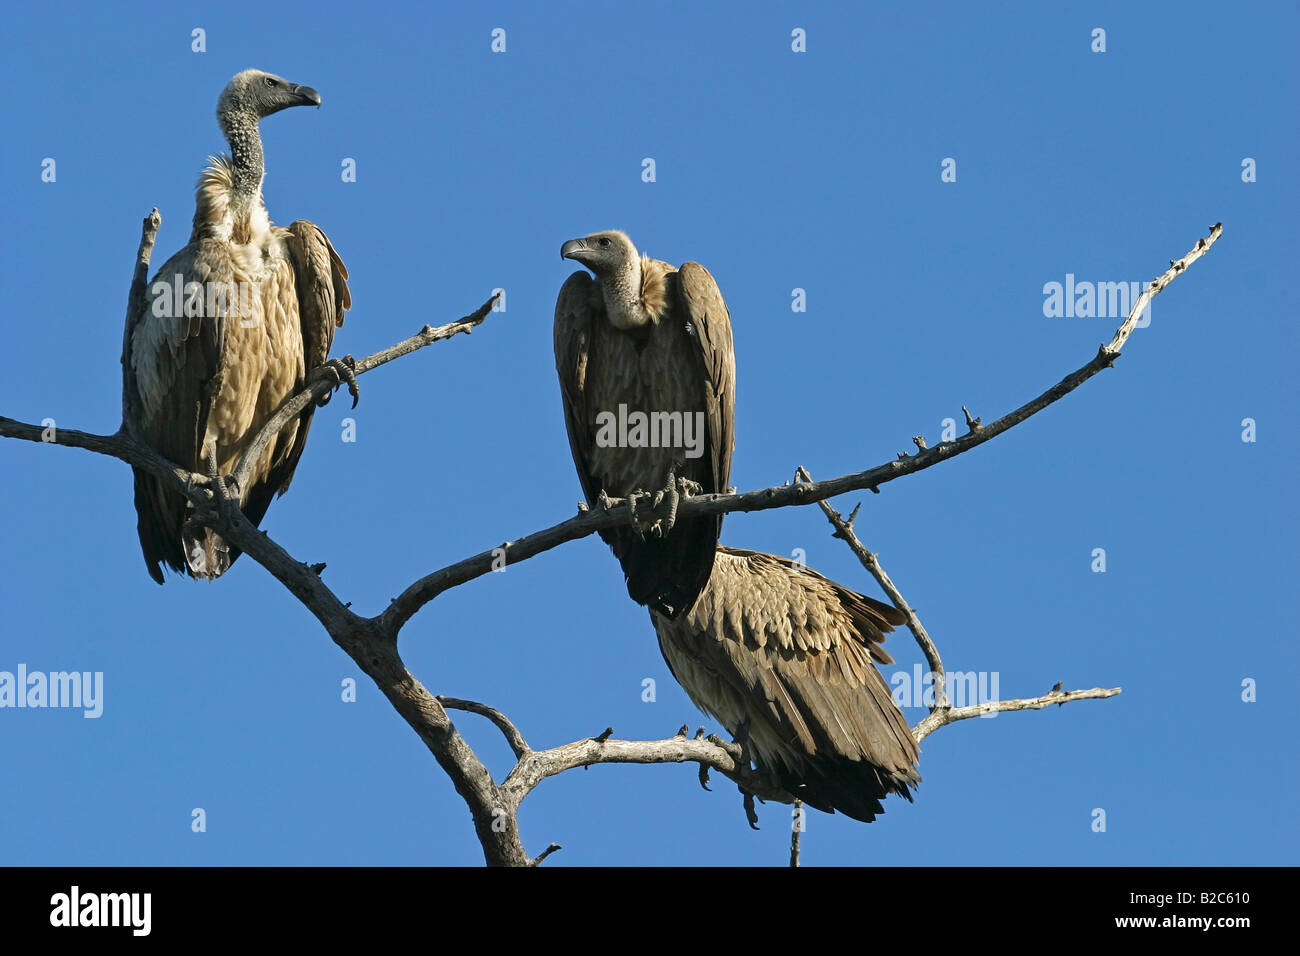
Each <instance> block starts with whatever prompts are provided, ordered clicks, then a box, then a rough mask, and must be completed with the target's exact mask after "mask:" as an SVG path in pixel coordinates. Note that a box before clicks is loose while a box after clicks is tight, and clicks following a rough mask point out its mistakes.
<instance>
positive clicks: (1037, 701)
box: [912, 687, 1121, 743]
mask: <svg viewBox="0 0 1300 956" xmlns="http://www.w3.org/2000/svg"><path fill="white" fill-rule="evenodd" d="M1119 693H1121V690H1120V688H1118V687H1111V688H1104V687H1093V688H1092V689H1090V690H1067V691H1062V690H1053V691H1051V692H1049V693H1047V694H1044V695H1043V696H1042V697H1027V698H1021V699H1019V700H990V701H986V702H984V703H983V704H972V705H971V706H970V707H949V708H948V709H947V710H934V711H931V713H930V716H928V717H926V718H925V719H924V720H922V721H921V722H920V723H918V724H917V725H916V726H915V727H913V728H912V736H913V737H915V738H916V742H917V743H920V742H921V741H922V740H924V739H925V738H926V737H928V736H930V734H932V733H934V732H935V731H936V730H938V729H939V728H940V727H945V726H947V725H948V724H953V723H956V722H957V721H959V720H968V719H969V718H971V717H983V716H984V715H985V714H1000V713H1002V712H1004V711H1009V710H1042V709H1043V708H1044V707H1050V706H1051V705H1052V704H1068V703H1069V702H1070V701H1072V700H1102V699H1104V698H1106V697H1114V696H1116V695H1117V694H1119Z"/></svg>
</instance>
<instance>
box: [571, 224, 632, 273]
mask: <svg viewBox="0 0 1300 956" xmlns="http://www.w3.org/2000/svg"><path fill="white" fill-rule="evenodd" d="M560 258H561V259H573V260H574V261H575V262H581V263H582V264H583V265H584V266H586V267H587V268H588V269H590V270H591V271H592V272H594V273H596V278H597V279H605V278H610V277H613V276H616V275H618V274H620V273H623V272H626V271H628V269H630V268H632V267H633V266H635V265H637V260H638V259H639V258H640V256H639V255H638V254H637V251H636V246H634V245H632V240H631V239H629V238H628V237H627V233H625V232H619V231H618V230H617V229H609V230H606V231H605V232H593V233H592V234H591V235H590V236H583V237H582V238H581V239H570V240H569V241H568V242H566V243H565V244H564V245H562V246H560Z"/></svg>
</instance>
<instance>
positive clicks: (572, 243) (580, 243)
mask: <svg viewBox="0 0 1300 956" xmlns="http://www.w3.org/2000/svg"><path fill="white" fill-rule="evenodd" d="M586 248H587V240H586V239H570V240H569V241H568V242H566V243H565V244H564V245H562V246H560V258H561V259H576V260H577V261H578V262H582V260H581V259H580V258H578V255H577V253H580V252H582V251H584V250H585V249H586Z"/></svg>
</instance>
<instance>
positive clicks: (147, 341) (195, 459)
mask: <svg viewBox="0 0 1300 956" xmlns="http://www.w3.org/2000/svg"><path fill="white" fill-rule="evenodd" d="M320 102H321V98H320V94H318V93H317V92H316V91H315V90H313V89H312V88H311V87H308V86H298V85H297V84H294V83H290V82H289V81H287V80H285V79H282V78H281V77H278V76H273V75H272V74H270V73H264V72H262V71H261V70H245V71H243V72H242V73H239V74H237V75H236V76H235V77H234V78H233V79H231V81H230V83H229V84H228V85H227V86H226V88H225V89H224V90H223V91H222V93H221V97H220V98H219V99H218V101H217V121H218V123H219V124H220V126H221V131H222V133H223V134H225V138H226V142H227V143H228V144H229V145H230V154H229V155H223V156H218V157H212V158H211V160H210V165H209V166H208V167H207V168H206V169H205V170H204V171H203V173H202V175H201V176H200V177H199V183H198V188H197V190H196V197H195V210H194V226H193V230H192V232H191V233H190V241H189V243H188V244H187V245H186V246H185V248H183V249H181V250H180V252H178V253H176V254H175V255H174V256H172V257H171V258H170V259H168V260H167V262H166V263H165V264H164V265H163V266H162V268H160V269H159V270H158V273H157V275H156V276H155V277H154V281H153V282H152V283H151V284H150V286H149V289H148V292H147V294H146V300H145V305H144V309H143V311H142V312H141V313H140V314H139V315H137V316H135V317H134V325H133V327H128V331H127V341H126V343H125V349H124V355H123V366H124V368H123V374H124V375H125V376H126V382H125V386H126V388H125V396H126V409H127V426H128V429H129V431H130V432H131V434H133V435H134V436H135V437H136V438H137V439H138V440H140V441H142V442H144V443H145V444H147V445H149V446H150V447H151V448H153V449H154V450H155V451H157V452H158V453H159V454H161V455H163V456H164V457H166V458H167V459H169V460H170V461H172V462H174V463H176V464H177V465H179V466H181V467H182V468H185V469H188V470H189V471H192V472H200V473H205V472H206V473H211V472H212V470H213V469H214V468H215V470H216V472H217V473H218V474H220V475H223V476H224V475H228V474H230V473H231V472H232V471H233V470H234V468H235V466H236V465H237V464H238V462H239V460H240V457H241V455H242V453H243V451H244V449H245V448H246V447H247V445H248V444H249V442H250V441H251V440H252V439H253V437H254V436H255V435H256V434H257V432H258V431H259V429H260V428H261V427H262V426H263V425H264V424H265V423H266V422H267V420H268V419H269V418H270V417H271V415H272V414H273V413H274V412H275V410H276V409H277V407H278V406H279V405H280V404H281V402H283V401H284V399H285V398H286V397H288V396H289V395H291V394H292V393H294V392H295V391H297V390H298V389H299V388H301V387H302V385H303V384H304V382H305V381H306V374H307V372H308V371H310V370H312V369H314V368H315V367H317V366H319V365H322V364H325V363H326V359H327V358H328V355H329V350H330V345H331V344H332V342H333V339H334V329H335V328H336V327H337V326H340V325H342V324H343V312H344V310H345V309H347V308H349V307H350V306H351V304H352V300H351V296H350V294H349V292H348V285H347V278H348V272H347V269H346V268H345V267H344V265H343V261H342V260H341V259H340V258H339V256H338V253H336V252H335V251H334V247H333V245H331V244H330V241H329V239H328V238H326V236H325V233H323V232H322V231H321V230H320V229H319V228H318V227H317V226H316V225H315V224H313V223H311V222H308V221H307V220H305V219H300V220H298V221H297V222H294V223H293V224H291V225H289V226H288V227H284V226H274V225H272V224H271V221H270V219H268V218H267V213H266V207H265V205H264V203H263V201H262V180H263V176H264V173H265V167H264V165H263V160H262V138H261V135H260V134H259V132H258V123H259V121H260V120H261V119H262V118H263V117H266V116H270V115H271V114H272V113H278V112H279V111H280V110H283V109H287V108H289V107H291V106H320ZM344 362H347V360H346V359H345V360H344ZM329 364H330V365H331V366H336V371H339V373H340V376H341V377H342V378H344V379H349V387H350V388H352V389H353V397H354V399H355V397H356V392H355V380H354V379H351V378H349V375H348V373H347V370H346V369H345V368H343V367H341V366H340V364H339V363H338V362H337V361H335V362H330V363H329ZM327 398H328V396H327ZM327 398H326V399H324V400H322V404H323V403H324V401H325V400H327ZM354 404H355V401H354ZM312 411H313V409H312V408H310V407H309V408H308V410H307V411H306V412H304V413H303V414H302V415H301V416H300V417H298V418H296V419H294V420H291V421H290V422H288V423H287V424H286V425H285V426H284V428H283V430H282V431H281V432H280V433H279V434H278V435H277V436H276V438H275V439H274V440H273V441H272V442H270V443H269V444H268V446H267V448H266V450H265V452H264V453H263V454H262V455H261V456H260V458H259V459H258V460H257V461H256V462H255V463H254V466H253V468H252V471H251V474H250V480H249V481H248V482H247V487H242V488H238V489H235V490H236V491H237V493H238V499H237V502H238V505H239V507H240V508H241V509H242V510H243V512H244V514H245V515H246V516H247V517H248V519H249V520H250V521H252V522H253V523H254V524H258V523H260V522H261V520H262V518H263V516H264V515H265V514H266V509H267V507H268V506H269V505H270V503H271V499H272V497H274V495H275V494H276V493H277V492H279V493H280V494H283V493H284V491H285V490H286V489H287V488H288V487H289V482H290V481H291V480H292V479H293V473H294V469H295V468H296V467H297V464H298V459H299V458H300V457H301V455H302V451H303V445H304V443H305V442H306V440H307V430H308V427H309V426H310V424H311V415H312ZM223 480H224V479H223ZM135 507H136V513H137V517H138V523H137V527H138V531H139V535H140V547H141V549H142V550H143V552H144V561H145V566H146V567H147V568H148V570H149V574H150V576H151V577H152V578H153V579H154V580H155V581H157V582H158V583H159V584H162V583H163V570H162V568H163V566H166V567H168V568H171V569H172V570H173V571H178V572H182V573H187V574H189V575H190V576H191V577H194V578H201V579H206V580H211V579H213V578H217V577H220V576H221V574H222V573H224V572H225V571H226V569H227V568H229V567H230V565H231V563H232V562H233V561H234V560H235V559H236V558H237V557H238V556H239V551H238V550H237V549H235V548H234V547H232V546H231V545H229V544H228V543H227V542H225V541H224V540H223V539H222V538H221V537H220V536H219V535H217V534H215V533H214V532H212V531H211V530H209V529H208V528H206V527H204V526H203V525H202V523H201V522H199V521H198V520H197V519H196V517H195V515H194V508H193V506H192V505H190V504H189V503H188V502H187V501H186V499H185V497H184V496H183V495H180V494H177V493H175V492H173V491H170V490H169V489H168V488H166V487H165V486H164V485H163V483H162V482H161V481H159V480H158V479H156V478H154V477H152V476H151V475H149V474H148V473H147V472H145V471H143V470H141V469H138V468H137V469H135Z"/></svg>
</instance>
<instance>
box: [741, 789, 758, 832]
mask: <svg viewBox="0 0 1300 956" xmlns="http://www.w3.org/2000/svg"><path fill="white" fill-rule="evenodd" d="M740 792H741V793H744V794H745V818H746V819H747V820H748V821H749V828H750V829H751V830H757V829H758V810H756V809H755V808H754V795H753V794H752V793H746V792H745V791H744V790H742V791H740Z"/></svg>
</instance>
